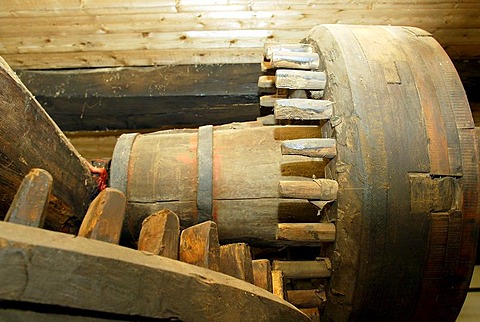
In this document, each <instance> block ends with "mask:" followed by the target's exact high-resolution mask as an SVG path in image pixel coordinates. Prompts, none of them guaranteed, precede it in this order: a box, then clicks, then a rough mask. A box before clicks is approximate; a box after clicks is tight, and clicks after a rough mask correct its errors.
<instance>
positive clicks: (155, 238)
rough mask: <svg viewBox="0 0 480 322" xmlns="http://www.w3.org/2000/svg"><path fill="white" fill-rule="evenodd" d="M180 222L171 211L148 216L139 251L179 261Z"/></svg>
mask: <svg viewBox="0 0 480 322" xmlns="http://www.w3.org/2000/svg"><path fill="white" fill-rule="evenodd" d="M179 238H180V221H179V219H178V216H177V215H176V214H175V213H174V212H173V211H171V210H169V209H163V210H160V211H157V212H156V213H154V214H152V215H150V216H148V217H147V218H145V220H144V221H143V223H142V229H141V230H140V237H139V239H138V250H141V251H147V252H150V253H152V254H155V255H159V256H164V257H168V258H172V259H178V244H179Z"/></svg>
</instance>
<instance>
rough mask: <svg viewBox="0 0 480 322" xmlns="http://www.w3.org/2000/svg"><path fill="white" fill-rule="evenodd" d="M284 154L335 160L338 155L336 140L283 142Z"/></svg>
mask: <svg viewBox="0 0 480 322" xmlns="http://www.w3.org/2000/svg"><path fill="white" fill-rule="evenodd" d="M281 149H282V154H294V155H304V156H308V157H316V158H334V157H335V156H336V155H337V147H336V141H335V139H297V140H289V141H283V142H282V145H281Z"/></svg>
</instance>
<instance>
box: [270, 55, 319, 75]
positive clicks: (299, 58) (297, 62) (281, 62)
mask: <svg viewBox="0 0 480 322" xmlns="http://www.w3.org/2000/svg"><path fill="white" fill-rule="evenodd" d="M271 63H272V66H273V67H274V68H293V69H306V70H310V69H318V66H319V65H320V57H319V56H318V54H317V53H305V52H299V53H298V52H283V51H276V52H273V53H272V60H271Z"/></svg>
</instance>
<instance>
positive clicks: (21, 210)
mask: <svg viewBox="0 0 480 322" xmlns="http://www.w3.org/2000/svg"><path fill="white" fill-rule="evenodd" d="M52 185H53V178H52V175H51V174H50V173H48V171H45V170H43V169H32V170H30V172H29V173H28V174H27V175H26V176H25V178H23V180H22V183H21V184H20V187H19V188H18V191H17V193H16V194H15V197H14V198H13V201H12V203H11V205H10V208H9V209H8V211H7V214H6V215H5V221H8V222H11V223H15V224H21V225H26V226H32V227H37V228H43V224H44V223H45V217H46V216H47V212H46V211H47V207H48V201H49V199H50V192H51V191H52Z"/></svg>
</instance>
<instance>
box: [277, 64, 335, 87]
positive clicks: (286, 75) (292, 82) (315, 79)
mask: <svg viewBox="0 0 480 322" xmlns="http://www.w3.org/2000/svg"><path fill="white" fill-rule="evenodd" d="M275 76H276V78H275V86H276V87H277V88H288V89H307V90H323V89H324V88H325V84H326V81H327V78H326V75H325V73H324V72H313V71H304V70H289V69H278V70H277V71H276V72H275Z"/></svg>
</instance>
